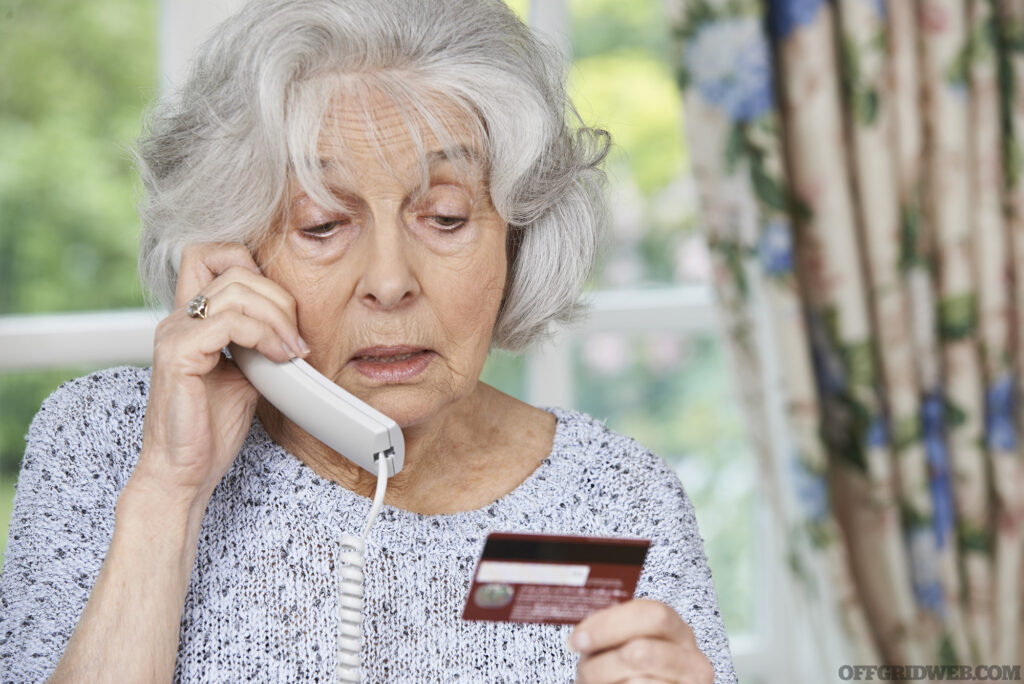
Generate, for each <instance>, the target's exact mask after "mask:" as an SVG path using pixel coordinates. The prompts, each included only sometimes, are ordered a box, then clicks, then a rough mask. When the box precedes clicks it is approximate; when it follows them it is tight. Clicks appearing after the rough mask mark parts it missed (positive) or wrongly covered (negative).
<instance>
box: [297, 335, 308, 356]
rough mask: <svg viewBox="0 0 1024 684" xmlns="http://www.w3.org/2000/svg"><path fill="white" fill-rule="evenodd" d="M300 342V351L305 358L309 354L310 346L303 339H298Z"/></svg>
mask: <svg viewBox="0 0 1024 684" xmlns="http://www.w3.org/2000/svg"><path fill="white" fill-rule="evenodd" d="M296 339H297V340H298V341H299V349H300V350H301V351H302V355H303V356H305V355H306V354H308V353H309V345H308V344H306V340H304V339H302V338H301V337H297V338H296Z"/></svg>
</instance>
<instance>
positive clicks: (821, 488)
mask: <svg viewBox="0 0 1024 684" xmlns="http://www.w3.org/2000/svg"><path fill="white" fill-rule="evenodd" d="M790 462H791V464H792V470H793V490H794V491H795V492H796V498H797V502H798V504H799V506H800V510H801V511H803V514H804V517H805V518H806V520H807V521H808V522H811V523H819V522H821V521H823V520H825V518H827V517H828V484H827V482H826V481H825V476H824V474H822V473H816V472H814V471H812V470H811V469H809V468H808V467H807V464H806V463H804V462H803V460H801V459H800V457H799V456H797V455H795V454H794V455H793V457H792V459H791V461H790Z"/></svg>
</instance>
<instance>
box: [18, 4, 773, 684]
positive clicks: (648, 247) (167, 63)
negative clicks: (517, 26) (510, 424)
mask: <svg viewBox="0 0 1024 684" xmlns="http://www.w3.org/2000/svg"><path fill="white" fill-rule="evenodd" d="M234 4H236V3H232V2H220V3H217V2H208V3H189V2H175V3H172V2H170V0H167V2H165V3H163V4H162V3H160V2H158V1H156V0H90V2H88V3H81V2H72V1H71V0H32V1H31V2H28V1H19V0H3V2H0V7H2V11H0V73H3V74H4V76H3V78H2V79H0V150H2V152H0V349H2V350H3V354H0V356H3V358H2V359H0V549H2V548H3V544H4V543H5V540H6V538H7V521H8V519H9V516H10V510H11V502H12V498H13V495H14V484H15V480H16V479H17V475H18V469H19V463H20V460H21V456H22V451H23V447H24V435H25V432H26V430H27V427H28V424H29V422H30V421H31V419H32V416H33V415H34V413H35V412H36V411H37V410H38V407H39V405H40V403H41V401H42V400H43V399H44V398H45V397H46V396H47V395H48V394H50V393H51V392H52V391H53V390H54V389H55V388H56V387H57V386H58V385H59V384H60V383H61V382H63V381H65V380H68V379H70V378H73V377H76V376H79V375H82V374H84V373H88V372H90V371H91V370H94V369H95V368H99V367H106V366H111V365H118V364H122V363H129V364H136V365H147V363H148V361H147V359H148V353H149V345H150V344H151V339H152V334H151V329H152V325H153V321H154V320H156V318H157V317H158V316H155V315H153V314H151V313H146V312H145V311H144V310H143V307H144V301H143V293H142V291H141V289H140V286H139V284H138V280H137V277H136V268H135V257H136V249H137V239H138V238H137V234H138V218H137V215H136V210H135V205H136V203H137V201H138V198H139V192H140V188H139V183H138V181H137V179H136V178H135V175H134V171H133V168H132V162H131V152H130V150H131V147H132V145H133V141H134V140H135V138H136V137H137V136H138V135H139V132H140V129H141V123H142V119H143V115H144V113H145V111H146V108H147V105H148V103H150V102H151V101H152V100H153V99H154V98H155V97H157V96H158V95H159V93H160V91H161V90H162V89H163V88H166V87H168V84H171V83H173V82H175V80H176V79H177V78H180V76H181V73H182V70H183V69H184V68H185V66H186V63H187V60H186V58H185V57H184V55H187V54H188V53H190V51H191V49H192V47H193V46H195V45H196V44H197V43H198V42H199V41H200V40H201V39H202V37H203V34H204V33H205V30H206V27H208V26H209V25H210V24H211V23H213V22H214V21H215V20H216V19H217V18H218V17H220V16H224V15H225V14H226V13H227V12H228V11H229V9H230V8H231V7H232V6H234ZM510 4H511V5H512V6H513V7H514V9H515V10H516V11H517V12H519V13H520V14H521V16H523V17H524V19H525V20H527V21H528V22H530V23H531V24H533V25H534V26H535V27H536V28H538V30H541V31H543V32H546V33H547V34H549V35H550V36H552V39H553V40H555V41H556V42H558V43H559V44H560V45H561V46H562V47H563V49H564V50H565V52H566V54H567V58H568V59H570V60H571V67H570V71H569V83H570V89H571V92H572V94H573V96H574V99H575V102H576V104H577V106H578V108H579V109H580V111H581V113H582V115H583V118H584V120H586V121H587V122H588V123H590V124H592V125H599V126H602V127H604V128H607V129H608V130H609V131H610V132H611V134H612V137H613V140H614V143H615V147H614V151H613V153H612V155H611V157H610V159H609V162H608V167H607V168H608V171H609V175H610V180H611V182H610V185H609V189H608V192H609V201H610V206H611V210H612V211H611V215H612V229H611V235H612V237H611V244H610V245H609V249H608V250H607V252H606V254H605V257H604V259H603V261H602V263H601V264H600V268H599V270H598V272H597V274H596V275H595V277H594V278H593V280H592V281H591V283H590V284H589V288H588V292H589V297H590V298H591V302H592V305H593V315H592V316H591V318H590V319H589V320H588V321H587V322H585V323H583V324H582V325H580V326H579V327H577V328H574V329H572V330H564V331H560V332H559V333H558V335H557V336H556V337H555V339H554V340H553V341H552V343H551V344H549V345H546V346H545V347H543V348H540V349H538V350H536V351H534V352H533V353H531V354H529V355H526V356H524V357H512V356H508V355H504V354H495V355H493V356H492V358H491V359H490V360H489V362H488V365H487V367H486V369H485V373H484V375H485V380H487V381H488V382H490V383H492V384H494V385H495V386H497V387H499V388H501V389H502V390H504V391H506V392H508V393H510V394H513V395H515V396H517V397H519V398H521V399H524V400H526V401H530V402H532V403H535V404H540V405H556V404H557V405H567V406H571V407H574V408H578V409H580V410H583V411H586V412H588V413H590V414H591V415H593V416H595V417H597V418H600V419H607V423H608V425H609V426H610V427H612V428H613V429H615V430H618V431H621V432H623V433H626V434H628V435H631V436H633V437H635V438H637V439H638V440H639V441H641V442H642V443H643V444H645V445H646V446H647V447H649V448H650V449H652V450H653V451H654V452H656V453H658V454H660V455H661V456H662V457H663V458H665V459H666V460H667V461H668V462H669V463H671V464H672V466H673V467H674V468H675V469H676V471H677V472H678V473H679V476H680V478H681V479H682V481H683V483H684V485H685V487H686V489H687V491H688V493H689V495H690V497H691V498H692V499H693V502H694V504H695V506H696V510H697V516H698V519H699V523H700V527H701V530H702V533H703V536H704V537H705V541H706V548H707V552H708V556H709V562H710V565H711V568H712V571H713V574H714V579H715V583H716V586H717V589H718V595H719V601H720V604H721V610H722V613H723V616H724V619H725V624H726V628H727V630H728V632H729V634H730V636H731V638H732V641H733V651H734V655H735V656H736V661H737V666H738V670H739V671H740V675H741V678H742V679H743V680H745V681H755V680H757V679H758V678H763V679H764V680H765V681H768V680H769V679H771V667H772V666H771V664H770V662H769V658H770V653H771V651H772V648H773V643H775V642H774V641H773V640H777V639H778V638H780V635H779V634H777V633H775V631H774V630H771V629H770V628H769V626H768V624H769V623H768V621H767V616H766V613H767V612H768V611H770V610H771V604H770V596H769V597H764V593H765V592H764V591H759V589H763V588H764V587H766V586H767V585H766V584H765V583H766V582H767V581H768V580H767V579H766V578H765V575H766V574H767V573H768V570H767V568H768V565H769V563H768V560H767V554H766V553H765V552H764V546H765V544H766V542H765V539H764V530H763V529H761V528H759V527H758V526H757V524H756V516H755V513H756V511H757V510H758V506H759V504H758V501H757V494H756V490H755V479H756V478H755V475H754V473H755V472H756V470H755V468H754V467H753V464H752V462H751V450H750V448H749V446H748V443H747V435H746V433H745V430H744V422H743V418H742V414H741V411H740V408H739V404H738V402H737V400H736V399H735V396H734V392H733V388H732V385H731V378H730V374H729V370H728V365H727V360H726V358H725V351H724V347H723V345H722V344H721V341H720V338H719V335H718V331H717V327H716V326H717V323H716V315H715V311H714V307H713V296H712V291H711V286H710V275H711V274H710V269H711V261H710V259H709V255H708V252H707V248H706V246H705V243H704V240H703V239H702V237H701V236H700V234H699V231H698V228H699V226H698V217H697V215H696V206H695V204H696V190H695V184H694V181H693V178H692V174H691V172H690V169H689V165H688V154H687V146H686V143H685V140H684V136H683V128H682V126H683V120H682V119H683V113H682V99H681V95H680V92H679V90H678V87H677V85H676V80H675V76H674V72H673V68H672V64H671V55H670V52H671V36H670V35H669V31H670V25H669V23H668V22H667V21H666V19H665V11H666V10H665V7H663V3H662V1H661V0H558V1H552V0H534V6H531V3H530V2H529V1H528V0H518V1H517V2H511V3H510ZM200 5H202V6H203V7H202V9H200V8H199V7H200ZM190 12H194V13H195V14H194V15H190ZM54 340H56V341H54ZM755 569H757V572H755ZM767 593H769V594H770V592H767ZM756 597H760V598H756Z"/></svg>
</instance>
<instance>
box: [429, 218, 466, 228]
mask: <svg viewBox="0 0 1024 684" xmlns="http://www.w3.org/2000/svg"><path fill="white" fill-rule="evenodd" d="M427 221H429V222H430V223H431V224H433V225H434V226H435V227H436V228H438V229H440V230H443V231H453V230H457V229H459V228H461V227H462V226H463V225H465V223H466V218H465V217H464V216H428V217H427Z"/></svg>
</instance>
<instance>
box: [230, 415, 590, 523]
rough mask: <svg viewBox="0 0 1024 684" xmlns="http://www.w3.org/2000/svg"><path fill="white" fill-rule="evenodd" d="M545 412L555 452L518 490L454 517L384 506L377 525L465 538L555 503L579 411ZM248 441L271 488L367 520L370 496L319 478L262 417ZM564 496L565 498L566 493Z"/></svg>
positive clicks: (330, 513)
mask: <svg viewBox="0 0 1024 684" xmlns="http://www.w3.org/2000/svg"><path fill="white" fill-rule="evenodd" d="M541 408H542V410H544V411H547V412H548V413H550V414H552V415H554V416H555V435H554V439H553V440H552V445H551V451H550V452H549V453H548V455H547V456H546V457H544V458H543V459H542V460H541V462H540V464H539V465H538V466H537V467H536V468H535V469H534V470H533V472H532V473H530V474H529V475H528V476H527V477H526V479H524V480H523V481H522V482H520V483H519V484H518V485H517V486H516V487H515V488H514V489H512V490H511V491H509V492H507V493H506V494H504V495H503V496H501V497H500V498H498V499H496V500H495V501H492V502H491V503H490V504H487V505H485V506H483V507H481V508H476V509H471V510H466V511H456V512H454V513H439V514H425V513H417V512H415V511H410V510H406V509H404V508H397V507H395V506H390V505H387V504H385V505H384V506H383V507H382V508H381V510H380V514H379V515H378V517H377V521H376V523H374V527H378V526H381V527H391V526H392V524H395V526H396V527H397V526H399V525H410V526H427V527H432V528H434V531H435V533H436V532H438V531H444V530H450V531H452V532H454V533H458V534H465V531H466V525H467V524H472V523H479V522H482V521H485V520H489V519H495V518H503V519H506V520H507V519H509V518H512V517H514V514H515V512H516V511H520V510H523V509H524V508H526V509H534V510H536V509H537V507H538V505H543V504H544V503H548V502H550V501H551V500H552V498H553V497H554V496H555V495H556V494H558V493H559V491H560V490H561V489H563V488H562V487H559V486H556V484H555V482H556V481H557V482H562V483H563V484H564V478H563V477H557V478H556V477H554V476H553V475H554V473H555V472H556V471H557V470H559V469H561V468H564V467H565V466H566V465H568V464H569V462H570V459H569V458H568V456H567V455H566V453H567V452H566V449H565V446H566V443H567V440H570V439H571V435H570V434H569V432H570V430H569V429H568V425H567V422H569V421H571V418H572V416H573V415H574V412H573V411H568V410H565V409H559V408H553V407H541ZM249 439H250V440H252V441H253V445H254V446H257V447H259V448H258V449H257V451H259V452H262V455H260V456H258V457H257V459H258V461H262V465H263V466H264V467H262V468H260V470H262V471H263V472H264V473H265V474H267V475H269V477H270V481H269V482H268V485H270V487H271V488H272V489H273V490H281V489H284V490H285V491H289V493H291V494H293V495H290V496H288V497H287V499H289V500H292V501H293V502H294V504H295V505H296V506H299V507H302V508H304V509H306V510H311V511H316V512H317V513H318V514H320V515H322V516H324V517H325V519H326V520H329V519H334V518H336V517H337V516H338V515H339V514H345V513H347V514H348V515H347V516H346V517H350V516H352V515H355V516H356V517H357V518H358V519H360V520H365V518H366V515H367V514H368V513H369V510H370V505H371V504H372V500H371V499H370V498H367V497H364V496H362V495H360V494H357V493H355V492H353V491H352V490H350V489H347V488H345V487H344V486H342V485H341V484H339V483H337V482H335V481H334V480H328V479H326V478H323V477H321V476H320V475H318V474H317V473H316V471H314V470H313V469H312V468H310V467H309V466H308V465H306V464H305V463H304V462H302V461H301V460H299V458H298V457H296V456H295V455H294V454H292V453H291V452H289V451H288V450H287V449H285V448H284V447H283V446H281V445H280V444H278V443H277V442H276V441H274V439H273V438H272V437H271V436H270V435H269V433H267V431H266V429H265V428H264V427H263V425H262V423H260V421H259V418H256V417H254V418H253V426H252V430H251V431H250V435H249ZM285 488H287V489H285ZM562 493H563V494H564V492H562ZM275 498H276V497H275ZM279 500H280V499H279ZM523 504H527V505H526V506H524V505H523ZM372 536H373V535H372V534H371V537H372Z"/></svg>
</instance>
